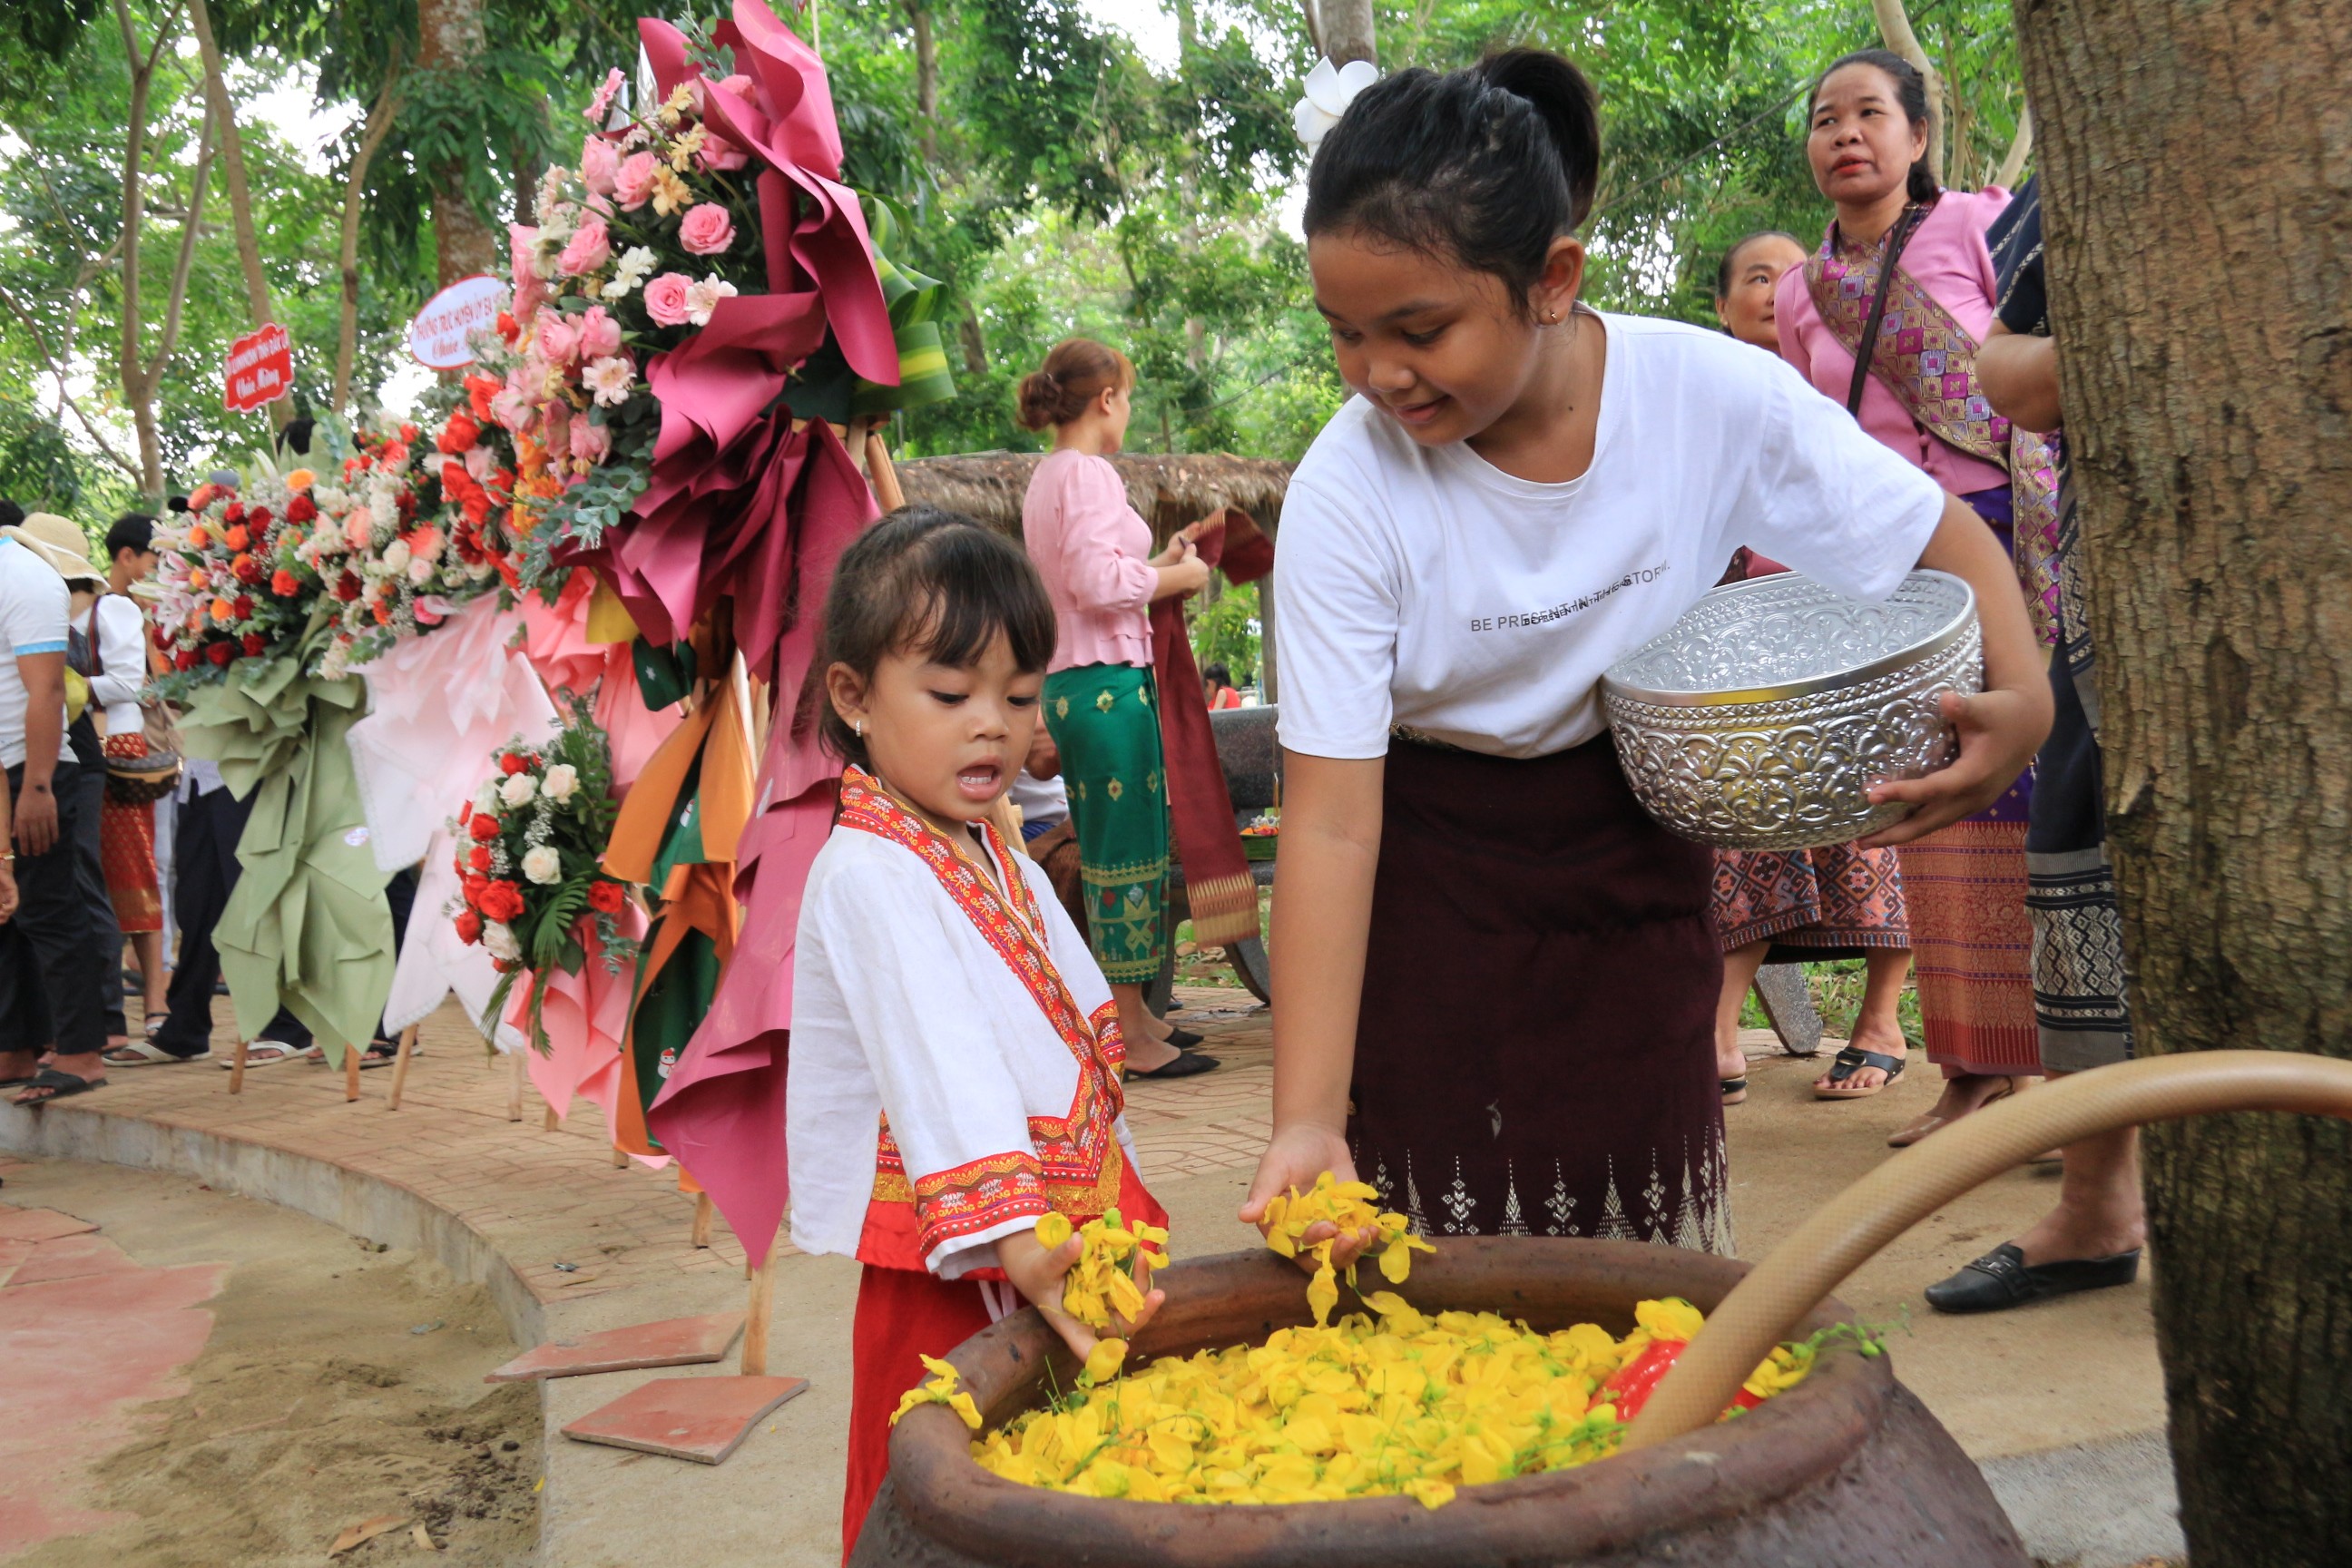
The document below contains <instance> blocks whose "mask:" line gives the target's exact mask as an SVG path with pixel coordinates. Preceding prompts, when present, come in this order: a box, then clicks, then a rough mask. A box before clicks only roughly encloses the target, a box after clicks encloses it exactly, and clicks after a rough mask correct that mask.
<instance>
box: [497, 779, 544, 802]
mask: <svg viewBox="0 0 2352 1568" xmlns="http://www.w3.org/2000/svg"><path fill="white" fill-rule="evenodd" d="M538 793H539V781H538V780H536V779H534V778H532V777H531V776H530V774H529V773H509V774H508V775H507V778H506V782H505V783H504V784H500V785H499V799H500V800H502V801H505V802H506V803H507V804H508V805H530V797H531V796H532V795H537V794H538Z"/></svg>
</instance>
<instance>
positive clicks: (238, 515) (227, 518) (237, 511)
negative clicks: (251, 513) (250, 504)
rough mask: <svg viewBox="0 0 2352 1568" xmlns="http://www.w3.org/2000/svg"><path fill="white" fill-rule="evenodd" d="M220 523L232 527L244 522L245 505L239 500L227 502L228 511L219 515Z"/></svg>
mask: <svg viewBox="0 0 2352 1568" xmlns="http://www.w3.org/2000/svg"><path fill="white" fill-rule="evenodd" d="M221 521H223V522H226V523H228V524H230V525H231V526H232V527H234V526H235V525H236V524H237V523H240V522H243V521H245V503H244V502H243V501H241V500H233V501H231V502H229V503H228V510H226V511H224V512H222V513H221Z"/></svg>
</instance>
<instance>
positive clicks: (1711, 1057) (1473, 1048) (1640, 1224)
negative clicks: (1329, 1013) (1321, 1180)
mask: <svg viewBox="0 0 2352 1568" xmlns="http://www.w3.org/2000/svg"><path fill="white" fill-rule="evenodd" d="M1383 795H1384V801H1385V805H1384V816H1383V818H1382V821H1381V848H1380V860H1379V868H1378V870H1377V871H1376V873H1375V879H1374V882H1373V890H1372V927H1371V939H1370V944H1369V946H1368V948H1367V951H1366V953H1365V964H1364V990H1363V1002H1362V1006H1361V1008H1360V1012H1359V1014H1358V1018H1357V1025H1356V1061H1355V1079H1354V1083H1353V1085H1352V1092H1351V1096H1350V1098H1351V1100H1352V1101H1353V1113H1352V1114H1351V1116H1350V1117H1349V1126H1348V1139H1349V1147H1350V1149H1351V1150H1352V1152H1353V1153H1354V1156H1355V1163H1356V1172H1357V1173H1358V1174H1359V1175H1360V1176H1361V1177H1362V1178H1363V1179H1364V1180H1366V1181H1368V1182H1370V1183H1371V1184H1373V1185H1374V1186H1376V1187H1378V1188H1380V1189H1381V1194H1382V1196H1383V1198H1384V1199H1385V1201H1386V1202H1387V1203H1388V1204H1389V1205H1391V1206H1393V1207H1395V1208H1398V1209H1401V1210H1402V1211H1403V1212H1404V1213H1405V1214H1406V1215H1410V1216H1411V1217H1412V1220H1413V1222H1414V1224H1415V1226H1416V1227H1417V1228H1419V1229H1422V1230H1424V1231H1426V1232H1428V1233H1430V1234H1432V1235H1437V1236H1497V1235H1500V1236H1582V1237H1609V1238H1613V1239H1618V1240H1628V1241H1648V1242H1655V1243H1659V1244H1662V1245H1672V1246H1676V1247H1692V1248H1694V1249H1696V1250H1699V1251H1705V1252H1718V1253H1725V1254H1728V1253H1729V1252H1730V1251H1731V1205H1730V1201H1729V1194H1728V1191H1727V1181H1726V1174H1725V1162H1724V1143H1723V1107H1722V1093H1721V1091H1720V1089H1718V1088H1717V1083H1716V1076H1715V1006H1716V995H1717V992H1719V991H1720V990H1721V989H1722V986H1723V957H1722V954H1721V952H1719V951H1718V950H1717V945H1716V937H1715V928H1714V924H1713V922H1712V921H1711V920H1710V919H1709V917H1708V886H1709V877H1710V875H1711V872H1712V868H1713V858H1712V856H1711V855H1710V854H1709V852H1708V851H1707V850H1706V849H1705V848H1702V847H1700V846H1698V845H1696V844H1692V843H1689V842H1687V841H1686V840H1684V839H1680V838H1676V837H1674V836H1673V835H1672V834H1669V833H1668V832H1667V831H1666V830H1665V829H1664V828H1663V827H1661V826H1658V825H1657V824H1656V823H1655V822H1654V821H1653V820H1651V818H1650V817H1649V816H1648V815H1647V814H1645V813H1644V812H1643V810H1642V808H1641V806H1640V805H1637V804H1636V803H1635V802H1634V799H1633V792H1632V790H1630V789H1629V788H1627V787H1626V784H1625V776H1624V773H1622V770H1621V769H1620V768H1619V767H1618V764H1617V755H1616V749H1615V746H1614V743H1613V742H1612V741H1611V740H1610V738H1609V737H1608V736H1607V735H1602V736H1601V737H1600V738H1599V739H1597V740H1594V741H1591V742H1587V743H1586V744H1584V745H1581V746H1579V747H1577V748H1575V749H1574V750H1572V751H1567V752H1557V753H1555V754H1553V755H1551V756H1548V757H1537V758H1533V759H1528V760H1516V759H1511V758H1504V757H1489V756H1482V755H1479V754H1477V753H1475V752H1461V751H1454V750H1452V749H1450V748H1439V747H1434V746H1430V745H1425V744H1419V743H1416V742H1412V741H1410V740H1406V739H1402V738H1399V739H1396V740H1393V741H1391V744H1390V746H1389V754H1388V763H1387V768H1386V774H1385V784H1384V786H1383Z"/></svg>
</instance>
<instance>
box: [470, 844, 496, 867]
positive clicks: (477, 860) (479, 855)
mask: <svg viewBox="0 0 2352 1568" xmlns="http://www.w3.org/2000/svg"><path fill="white" fill-rule="evenodd" d="M466 864H467V865H468V866H470V867H472V868H474V869H475V870H477V871H487V870H488V869H489V868H490V847H489V846H488V845H487V844H477V845H475V846H474V847H472V848H471V849H468V850H467V851H466Z"/></svg>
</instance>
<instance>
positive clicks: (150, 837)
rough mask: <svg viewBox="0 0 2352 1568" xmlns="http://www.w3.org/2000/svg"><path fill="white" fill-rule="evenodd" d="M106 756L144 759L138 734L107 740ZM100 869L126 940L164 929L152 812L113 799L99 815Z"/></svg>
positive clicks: (143, 746)
mask: <svg viewBox="0 0 2352 1568" xmlns="http://www.w3.org/2000/svg"><path fill="white" fill-rule="evenodd" d="M106 754H107V755H108V756H110V757H143V756H145V755H146V754H147V741H146V738H145V737H144V736H142V735H109V736H108V737H107V738H106ZM98 846H99V865H100V868H101V869H102V870H103V871H104V872H105V873H106V894H107V897H108V898H109V899H110V900H111V901H112V902H113V904H114V919H115V923H116V924H118V925H120V926H121V928H122V933H123V934H124V935H125V936H129V935H131V933H132V932H134V931H162V930H163V894H162V893H161V892H159V891H158V890H157V889H156V885H155V807H154V806H153V805H123V804H122V803H121V802H120V801H118V800H116V799H115V798H114V797H113V796H112V795H108V796H107V797H106V802H105V804H104V805H101V806H100V807H99V812H98Z"/></svg>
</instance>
